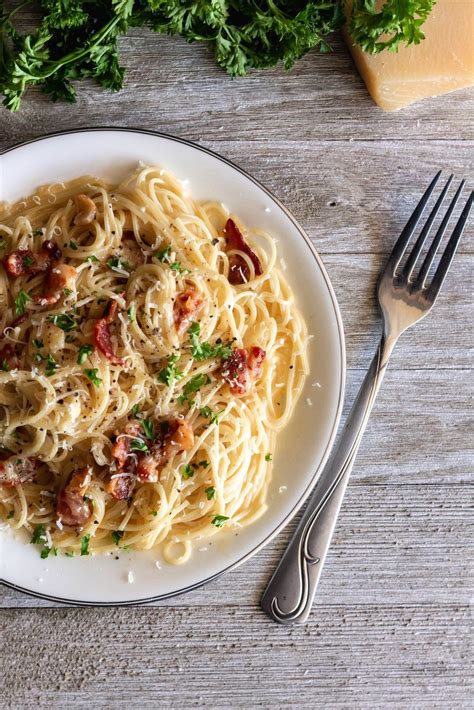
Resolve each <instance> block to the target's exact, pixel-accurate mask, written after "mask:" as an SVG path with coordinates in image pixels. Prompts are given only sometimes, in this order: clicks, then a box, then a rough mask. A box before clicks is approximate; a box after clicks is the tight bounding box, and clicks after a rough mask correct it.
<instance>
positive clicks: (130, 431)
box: [112, 421, 142, 471]
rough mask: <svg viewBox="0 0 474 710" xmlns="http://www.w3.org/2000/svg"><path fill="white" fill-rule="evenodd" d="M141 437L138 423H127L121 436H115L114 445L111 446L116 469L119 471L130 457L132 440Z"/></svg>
mask: <svg viewBox="0 0 474 710" xmlns="http://www.w3.org/2000/svg"><path fill="white" fill-rule="evenodd" d="M141 435H142V427H141V424H140V422H135V421H134V422H129V423H128V424H127V426H126V427H125V431H124V432H123V433H122V434H117V439H116V441H115V444H114V445H113V446H112V458H114V459H115V460H116V462H117V468H118V469H119V470H120V471H121V470H122V469H123V468H124V467H125V464H126V462H127V458H128V457H129V455H130V444H131V442H132V439H134V438H136V437H139V436H141Z"/></svg>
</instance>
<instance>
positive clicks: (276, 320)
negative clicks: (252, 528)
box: [0, 166, 307, 563]
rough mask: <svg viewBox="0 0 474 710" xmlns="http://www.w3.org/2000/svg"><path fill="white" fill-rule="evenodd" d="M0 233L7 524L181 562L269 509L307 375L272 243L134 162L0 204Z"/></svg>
mask: <svg viewBox="0 0 474 710" xmlns="http://www.w3.org/2000/svg"><path fill="white" fill-rule="evenodd" d="M0 240H1V241H0V245H1V248H2V251H1V252H0V256H1V258H2V266H0V337H1V339H0V445H1V448H0V517H1V518H2V519H3V520H5V521H6V522H7V523H8V524H9V525H11V526H12V527H13V528H15V529H20V528H25V529H26V530H27V531H28V532H29V534H30V535H31V539H32V542H33V543H34V544H37V545H38V550H39V552H40V553H41V555H42V556H43V557H47V556H48V555H57V554H67V555H73V554H83V555H85V554H90V553H92V552H94V553H98V552H103V553H112V552H113V553H115V552H116V551H117V549H118V548H123V547H126V548H132V549H150V548H155V547H159V546H160V547H161V549H162V551H163V554H164V556H165V558H166V559H167V560H168V561H170V562H174V563H183V562H185V561H186V560H187V559H188V558H189V556H190V554H191V552H192V544H193V541H195V540H202V539H203V538H208V537H210V536H212V535H215V534H219V533H220V532H221V530H222V529H226V528H235V526H243V525H248V524H250V523H252V522H253V521H254V520H256V519H257V518H258V517H259V516H260V515H262V513H263V512H264V511H265V507H266V502H265V501H266V494H267V489H268V485H269V481H270V478H271V469H272V457H273V453H274V450H275V438H276V435H277V433H278V431H280V430H281V429H282V428H283V427H284V426H285V424H286V423H287V422H288V420H289V418H290V416H291V413H292V411H293V408H294V405H295V402H296V400H297V398H298V396H299V394H300V392H301V390H302V387H303V383H304V379H305V376H306V374H307V360H306V327H305V323H304V321H303V319H302V316H301V314H300V312H299V311H298V309H297V307H296V305H295V301H294V297H293V294H292V291H291V288H290V286H289V284H288V283H287V281H286V279H285V277H284V275H283V273H282V271H281V270H280V268H279V266H278V256H277V246H276V242H275V240H274V239H273V238H272V237H271V236H269V235H268V234H266V233H263V232H262V231H260V230H258V229H252V228H249V227H247V226H246V225H243V224H240V223H239V222H238V219H237V217H234V216H232V215H229V214H228V212H227V210H226V208H225V207H224V206H223V205H222V204H218V203H215V202H206V203H200V204H198V203H197V202H195V201H194V200H193V199H191V197H190V196H188V195H187V194H186V191H185V189H184V188H183V184H182V183H181V181H179V180H178V179H176V178H175V177H174V176H173V175H171V174H170V173H168V172H166V171H165V170H162V169H159V168H156V167H144V166H141V167H140V168H139V169H138V170H137V171H136V172H135V173H133V174H132V175H131V176H130V177H129V178H128V179H127V180H126V181H124V182H123V183H122V184H120V185H109V184H107V183H105V182H104V181H102V180H98V179H96V178H92V177H81V178H79V179H77V180H74V181H72V182H69V183H67V184H55V185H49V186H47V187H44V188H41V189H40V190H38V192H37V194H35V195H33V196H31V197H29V198H28V199H25V200H24V201H22V202H19V203H17V204H14V205H6V204H3V205H0Z"/></svg>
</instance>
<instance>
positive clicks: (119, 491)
mask: <svg viewBox="0 0 474 710" xmlns="http://www.w3.org/2000/svg"><path fill="white" fill-rule="evenodd" d="M134 486H135V481H134V480H133V478H132V477H131V476H127V474H126V473H119V474H115V476H114V478H112V477H111V478H110V479H109V480H108V481H107V483H106V484H105V490H106V491H107V493H110V495H111V496H112V497H113V498H115V500H127V498H130V496H131V494H132V491H133V487H134Z"/></svg>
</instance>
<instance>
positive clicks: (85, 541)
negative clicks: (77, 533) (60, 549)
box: [81, 535, 91, 557]
mask: <svg viewBox="0 0 474 710" xmlns="http://www.w3.org/2000/svg"><path fill="white" fill-rule="evenodd" d="M90 539H91V536H90V535H84V537H81V557H84V555H88V554H89V540H90Z"/></svg>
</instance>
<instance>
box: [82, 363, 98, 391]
mask: <svg viewBox="0 0 474 710" xmlns="http://www.w3.org/2000/svg"><path fill="white" fill-rule="evenodd" d="M98 372H99V370H98V369H97V368H96V367H92V368H87V369H85V370H84V374H85V376H86V377H87V378H88V379H89V380H90V381H91V382H92V384H93V385H95V386H96V387H100V385H101V384H102V380H101V378H100V377H99V376H98V375H97V373H98Z"/></svg>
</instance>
